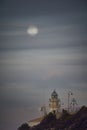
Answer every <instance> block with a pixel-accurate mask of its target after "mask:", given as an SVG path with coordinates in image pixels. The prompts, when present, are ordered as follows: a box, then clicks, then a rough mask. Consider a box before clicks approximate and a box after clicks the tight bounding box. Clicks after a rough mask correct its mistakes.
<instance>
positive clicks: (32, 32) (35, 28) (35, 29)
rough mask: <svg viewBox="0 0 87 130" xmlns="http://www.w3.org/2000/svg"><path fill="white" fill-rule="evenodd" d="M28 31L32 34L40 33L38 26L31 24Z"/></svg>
mask: <svg viewBox="0 0 87 130" xmlns="http://www.w3.org/2000/svg"><path fill="white" fill-rule="evenodd" d="M27 33H28V34H29V35H30V36H35V35H37V34H38V28H37V27H35V26H30V27H29V28H28V29H27Z"/></svg>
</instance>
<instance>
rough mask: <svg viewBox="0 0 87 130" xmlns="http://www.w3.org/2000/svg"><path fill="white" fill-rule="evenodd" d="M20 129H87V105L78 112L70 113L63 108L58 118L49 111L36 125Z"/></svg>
mask: <svg viewBox="0 0 87 130" xmlns="http://www.w3.org/2000/svg"><path fill="white" fill-rule="evenodd" d="M18 130H87V107H85V106H83V107H82V108H81V109H80V110H79V111H78V112H77V113H76V114H73V115H70V114H69V113H68V112H67V111H65V110H63V112H62V116H61V117H60V118H59V119H56V116H55V114H52V113H49V114H48V115H47V116H46V117H45V118H44V119H43V120H42V122H41V123H40V124H39V125H37V126H35V127H32V128H31V127H28V129H27V128H26V129H20V127H19V128H18Z"/></svg>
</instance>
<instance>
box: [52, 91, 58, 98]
mask: <svg viewBox="0 0 87 130" xmlns="http://www.w3.org/2000/svg"><path fill="white" fill-rule="evenodd" d="M51 97H52V98H57V97H58V94H57V93H56V91H55V90H54V91H53V92H52V94H51Z"/></svg>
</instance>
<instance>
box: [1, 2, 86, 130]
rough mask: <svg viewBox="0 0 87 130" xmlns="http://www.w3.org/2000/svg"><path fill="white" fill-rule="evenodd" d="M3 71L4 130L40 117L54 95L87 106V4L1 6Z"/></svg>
mask: <svg viewBox="0 0 87 130" xmlns="http://www.w3.org/2000/svg"><path fill="white" fill-rule="evenodd" d="M31 26H35V27H37V29H38V34H36V35H34V36H31V35H29V34H28V33H27V29H28V28H29V27H31ZM0 68H1V69H0V130H16V129H17V128H18V127H19V126H20V125H21V124H22V123H25V122H26V121H28V120H30V119H32V118H36V117H38V116H40V115H41V112H40V111H39V108H40V107H41V106H42V105H46V106H47V107H48V101H49V98H50V94H51V92H52V91H53V90H54V89H56V91H57V93H58V95H59V98H60V99H61V102H62V103H64V106H63V107H67V93H68V92H69V91H72V92H73V97H74V98H76V100H77V103H78V106H81V105H87V1H86V0H0Z"/></svg>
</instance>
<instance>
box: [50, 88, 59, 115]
mask: <svg viewBox="0 0 87 130" xmlns="http://www.w3.org/2000/svg"><path fill="white" fill-rule="evenodd" d="M49 110H50V112H53V113H59V111H60V99H59V98H58V94H57V93H56V91H55V90H54V91H53V92H52V94H51V98H50V99H49Z"/></svg>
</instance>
